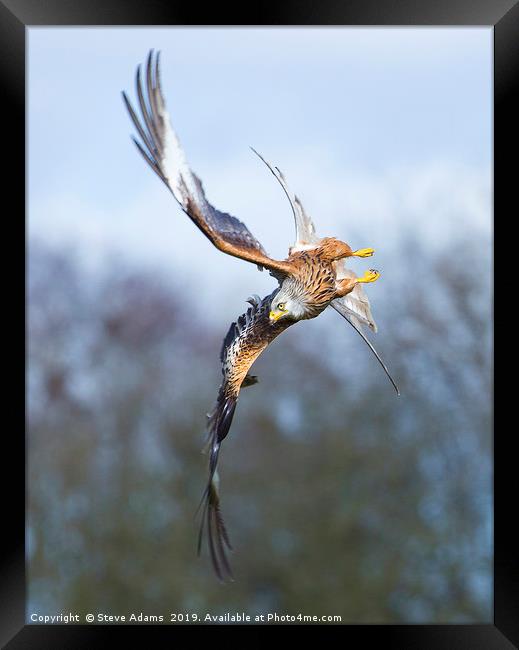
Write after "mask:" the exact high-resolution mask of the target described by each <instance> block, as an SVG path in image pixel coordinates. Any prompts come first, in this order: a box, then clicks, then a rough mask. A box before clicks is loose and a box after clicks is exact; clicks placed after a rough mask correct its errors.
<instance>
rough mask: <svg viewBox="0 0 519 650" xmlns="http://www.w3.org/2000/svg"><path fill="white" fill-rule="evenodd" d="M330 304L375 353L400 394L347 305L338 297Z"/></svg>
mask: <svg viewBox="0 0 519 650" xmlns="http://www.w3.org/2000/svg"><path fill="white" fill-rule="evenodd" d="M330 306H331V307H333V308H334V309H335V311H337V312H338V313H339V314H340V315H341V316H342V317H343V318H345V319H346V320H347V321H348V323H349V324H350V325H351V326H352V327H353V329H354V330H356V332H357V333H358V334H359V335H360V336H361V337H362V338H363V339H364V342H365V343H366V345H367V346H368V347H369V349H370V350H371V351H372V352H373V354H374V355H375V357H376V359H377V361H378V362H379V364H380V365H381V366H382V368H383V370H384V372H385V373H386V375H387V377H388V379H389V381H390V382H391V383H392V385H393V388H394V389H395V391H396V394H397V395H400V390H399V388H398V386H397V384H396V382H395V380H394V379H393V377H392V376H391V373H390V372H389V370H388V367H387V366H386V364H385V363H384V362H383V361H382V358H381V357H380V355H379V353H378V352H377V351H376V350H375V347H374V346H373V344H372V343H371V341H370V340H369V339H368V337H367V336H366V335H365V334H364V332H363V331H362V328H361V326H360V325H359V320H358V319H357V318H356V317H355V316H354V315H352V313H351V311H350V310H349V309H348V308H347V307H345V305H344V304H343V303H342V302H341V301H340V300H339V299H337V300H333V301H332V302H331V303H330Z"/></svg>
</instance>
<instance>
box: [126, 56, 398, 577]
mask: <svg viewBox="0 0 519 650" xmlns="http://www.w3.org/2000/svg"><path fill="white" fill-rule="evenodd" d="M136 84H137V97H138V101H139V107H140V113H141V115H140V117H138V116H137V114H136V112H135V111H134V109H133V107H132V105H131V104H130V102H129V100H128V98H127V96H126V94H125V93H124V92H123V98H124V102H125V104H126V107H127V109H128V111H129V113H130V116H131V118H132V121H133V123H134V125H135V128H136V129H137V132H138V134H139V136H140V141H139V140H137V139H136V138H133V140H134V142H135V144H136V145H137V148H138V149H139V151H140V153H141V154H142V156H143V158H144V160H145V161H146V162H147V163H148V165H149V166H150V167H151V168H152V169H153V171H154V172H155V173H156V174H157V176H158V177H159V178H160V179H161V180H162V181H163V182H164V183H165V184H166V186H167V187H168V189H169V190H170V192H171V193H172V194H173V196H174V197H175V199H176V200H177V201H178V203H179V204H180V207H181V208H182V209H183V210H184V212H185V213H186V214H187V215H188V217H189V218H190V219H191V220H192V221H193V222H194V223H195V225H196V226H197V227H198V228H199V229H200V230H201V231H202V232H203V234H204V235H205V236H206V237H207V238H208V239H209V241H210V242H211V243H212V244H213V245H214V246H216V248H218V249H219V250H220V251H222V252H223V253H227V254H228V255H233V256H234V257H238V258H240V259H242V260H245V261H246V262H252V263H253V264H256V265H257V266H258V268H259V269H260V270H263V269H267V270H268V271H269V273H270V275H272V276H273V277H274V278H275V279H276V280H277V282H278V286H277V288H276V289H274V291H273V292H272V293H271V294H269V295H268V296H266V297H265V298H263V299H260V298H259V297H257V296H254V297H252V298H249V300H248V301H247V302H249V303H250V305H251V306H250V307H249V308H248V309H247V311H246V312H245V313H244V314H242V315H241V316H240V317H239V318H238V319H237V321H236V322H235V323H232V325H231V327H230V329H229V331H228V332H227V336H226V337H225V339H224V341H223V346H222V349H221V352H220V360H221V362H222V373H223V380H222V383H221V385H220V389H219V391H218V397H217V400H216V404H215V407H214V409H213V411H212V413H211V414H210V415H209V416H208V417H209V420H208V447H209V450H210V455H209V481H208V484H207V487H206V490H205V492H204V496H203V498H202V503H201V505H202V504H203V514H202V523H201V526H200V534H199V539H198V551H199V553H200V549H201V544H202V537H203V531H204V527H205V524H207V531H208V541H209V552H210V555H211V560H212V563H213V566H214V569H215V571H216V574H217V575H218V577H219V578H220V579H221V580H224V579H226V578H231V579H232V573H231V568H230V566H229V561H228V558H227V554H226V548H228V549H231V544H230V542H229V537H228V535H227V531H226V529H225V525H224V522H223V518H222V515H221V511H220V499H219V495H218V473H217V464H218V455H219V452H220V446H221V444H222V441H223V439H224V438H225V436H226V435H227V434H228V432H229V428H230V426H231V422H232V419H233V415H234V411H235V409H236V403H237V401H238V395H239V393H240V388H241V387H242V386H243V387H244V386H250V385H252V384H254V383H256V381H257V379H256V377H254V376H252V375H249V374H248V372H249V369H250V367H251V366H252V364H253V363H254V361H255V360H256V359H257V358H258V357H259V355H260V354H261V353H262V352H263V350H265V348H266V347H267V346H268V345H269V343H271V341H273V340H274V339H275V338H276V336H278V335H279V334H281V332H283V331H284V330H286V329H287V328H288V327H290V326H291V325H293V324H294V323H297V322H298V321H300V320H306V319H310V318H315V317H316V316H319V314H320V313H321V312H322V311H323V310H325V309H326V308H327V307H329V306H331V307H333V309H335V310H336V311H338V312H339V314H341V316H343V317H344V318H345V319H346V320H347V321H348V322H349V323H350V324H351V325H352V326H353V327H354V328H355V330H356V331H357V332H358V333H359V334H360V335H361V336H362V338H363V339H364V341H365V342H366V343H367V344H368V345H369V347H370V348H371V350H372V352H373V353H374V354H375V355H376V357H377V359H378V361H379V363H380V364H381V366H382V367H383V369H384V370H385V372H386V374H387V375H388V377H389V379H390V380H391V382H392V384H393V386H394V387H395V390H396V391H397V393H398V388H397V386H396V384H395V382H394V381H393V379H392V378H391V376H390V374H389V371H388V369H387V368H386V366H385V364H384V363H383V361H382V360H381V358H380V357H379V355H378V354H377V352H376V351H375V349H374V348H373V346H372V345H371V343H370V342H369V341H368V339H367V338H366V337H365V335H364V333H363V332H362V330H361V328H362V326H363V325H366V326H368V327H369V328H370V329H371V330H373V331H374V332H376V331H377V328H376V325H375V322H374V320H373V318H372V316H371V309H370V305H369V301H368V298H367V296H366V294H365V293H364V290H363V287H362V285H363V284H365V283H369V282H374V281H375V280H377V279H378V277H379V275H380V274H379V273H378V271H375V270H369V271H366V273H364V275H363V276H362V277H357V276H356V275H355V273H354V272H353V271H351V270H350V269H348V268H347V266H346V260H347V258H348V257H370V256H371V255H373V252H374V251H373V249H372V248H362V249H360V250H352V249H351V248H350V246H349V245H348V244H346V243H345V242H342V241H339V240H338V239H335V238H334V237H325V238H323V239H320V238H319V237H318V236H317V235H316V233H315V227H314V224H313V222H312V220H311V219H310V217H309V216H308V215H307V214H306V212H305V210H304V208H303V206H302V204H301V202H300V201H299V199H298V198H297V196H295V195H294V194H292V193H291V191H290V190H289V188H288V185H287V183H286V181H285V178H284V176H283V174H282V173H281V171H280V170H279V169H278V168H277V167H272V166H271V165H270V164H269V163H268V162H267V161H266V160H264V159H263V158H262V157H261V156H260V155H259V154H258V153H257V152H256V151H255V152H254V153H256V154H257V155H258V156H259V157H260V158H261V160H263V162H264V163H265V164H266V165H267V167H268V168H269V169H270V171H271V172H272V174H274V176H275V177H276V179H277V180H278V182H279V183H280V185H281V187H282V188H283V191H284V192H285V194H286V196H287V198H288V200H289V202H290V206H291V208H292V212H293V214H294V219H295V226H296V241H295V243H294V245H293V246H292V247H291V248H290V249H289V254H288V257H287V258H286V259H284V260H275V259H272V258H271V257H269V256H268V255H267V253H266V252H265V250H264V248H263V246H262V245H261V244H260V243H259V242H258V240H257V239H256V238H255V237H254V236H253V235H252V233H251V232H250V230H249V229H248V228H247V226H245V224H244V223H242V222H241V221H239V220H238V219H237V218H236V217H233V216H231V215H230V214H227V213H225V212H220V211H219V210H217V209H216V208H214V207H213V206H212V205H211V204H210V203H209V202H208V200H207V199H206V197H205V193H204V190H203V187H202V183H201V181H200V179H199V178H198V177H197V176H196V175H195V174H194V173H193V172H192V171H191V169H190V168H189V165H188V164H187V161H186V157H185V154H184V151H183V150H182V148H181V146H180V143H179V141H178V138H177V136H176V134H175V132H174V131H173V128H172V126H171V123H170V119H169V115H168V112H167V109H166V103H165V101H164V97H163V95H162V91H161V86H160V73H159V54H157V55H156V56H154V53H153V51H151V52H150V53H149V56H148V59H147V64H146V78H145V79H144V82H143V80H142V78H141V70H140V66H139V68H138V69H137V76H136ZM253 151H254V150H253Z"/></svg>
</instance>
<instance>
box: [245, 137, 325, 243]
mask: <svg viewBox="0 0 519 650" xmlns="http://www.w3.org/2000/svg"><path fill="white" fill-rule="evenodd" d="M251 149H252V151H254V153H255V154H256V155H257V156H258V158H261V160H262V161H263V162H264V163H265V165H266V166H267V167H268V168H269V169H270V171H271V172H272V174H273V175H274V176H275V177H276V179H277V180H278V182H279V184H280V185H281V187H282V188H283V191H284V192H285V194H286V197H287V199H288V200H289V202H290V206H291V208H292V213H293V214H294V222H295V227H296V241H295V243H294V245H293V246H292V247H291V248H290V253H295V252H297V251H300V250H305V249H306V250H308V249H310V248H316V247H317V246H319V243H320V241H321V240H320V238H319V237H318V236H317V235H316V234H315V226H314V222H313V221H312V219H311V217H309V216H308V214H307V213H306V211H305V209H304V208H303V204H302V203H301V201H300V200H299V198H298V197H297V196H296V195H295V194H294V193H293V192H292V191H291V190H290V188H289V187H288V183H287V181H286V178H285V177H284V175H283V174H282V172H281V170H280V169H279V167H275V166H273V165H271V164H270V163H269V162H267V161H266V160H265V158H263V156H262V155H261V154H260V153H258V152H257V151H256V149H254V148H253V147H251Z"/></svg>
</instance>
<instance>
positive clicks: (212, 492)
mask: <svg viewBox="0 0 519 650" xmlns="http://www.w3.org/2000/svg"><path fill="white" fill-rule="evenodd" d="M214 478H217V474H216V476H215V477H214ZM206 526H207V540H208V546H209V554H210V556H211V563H212V565H213V568H214V571H215V573H216V575H217V576H218V578H219V579H220V580H221V581H222V582H225V581H226V580H233V579H234V578H233V574H232V569H231V566H230V564H229V560H228V557H227V550H230V551H232V545H231V541H230V539H229V535H228V533H227V529H226V527H225V522H224V520H223V516H222V512H221V508H220V497H219V496H218V488H217V486H216V481H215V480H214V479H213V480H211V482H210V483H209V485H208V486H207V489H206V492H205V495H204V509H203V512H202V521H201V522H200V531H199V534H198V555H200V553H201V551H202V542H203V536H204V529H205V527H206Z"/></svg>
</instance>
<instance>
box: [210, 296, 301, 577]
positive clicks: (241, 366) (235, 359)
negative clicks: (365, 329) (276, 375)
mask: <svg viewBox="0 0 519 650" xmlns="http://www.w3.org/2000/svg"><path fill="white" fill-rule="evenodd" d="M276 291H277V289H276V290H275V291H274V292H272V293H271V294H270V295H268V296H266V297H265V298H263V300H261V299H260V298H258V297H257V296H255V297H253V298H249V300H248V302H249V303H250V304H251V306H250V307H249V309H248V310H247V311H246V312H245V314H242V315H241V316H240V317H239V318H238V320H237V321H236V322H235V323H232V325H231V327H230V328H229V331H228V332H227V335H226V337H225V339H224V341H223V345H222V349H221V352H220V360H221V362H222V374H223V379H222V383H221V385H220V389H219V391H218V398H217V400H216V404H215V406H214V409H213V411H212V413H211V414H210V415H209V416H208V440H207V447H208V450H209V481H208V484H207V487H206V489H205V491H204V495H203V497H202V502H201V504H200V505H201V507H202V521H201V524H200V533H199V537H198V552H199V553H200V551H201V548H202V541H203V534H204V530H205V529H207V538H208V546H209V553H210V556H211V561H212V564H213V567H214V570H215V572H216V575H217V576H218V577H219V578H220V580H226V579H232V572H231V567H230V565H229V560H228V558H227V550H229V549H231V544H230V541H229V537H228V535H227V531H226V529H225V524H224V521H223V517H222V514H221V510H220V497H219V489H218V484H219V479H218V472H217V466H218V456H219V453H220V446H221V444H222V441H223V439H224V438H225V437H226V436H227V434H228V433H229V428H230V426H231V423H232V419H233V416H234V411H235V409H236V404H237V401H238V396H239V393H240V388H241V387H244V386H250V385H252V384H254V383H256V381H257V380H256V377H252V376H251V375H249V374H248V371H249V369H250V367H251V366H252V364H253V363H254V361H255V360H256V359H257V358H258V357H259V355H260V354H261V353H262V352H263V350H265V348H266V347H267V346H268V345H269V343H271V341H273V340H274V339H275V338H276V337H277V336H278V335H279V334H281V332H283V331H284V330H286V329H287V327H289V326H290V325H292V324H293V323H294V321H290V320H284V319H281V320H279V321H277V322H275V323H272V322H270V321H269V311H270V303H271V301H272V298H273V296H274V293H276Z"/></svg>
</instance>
